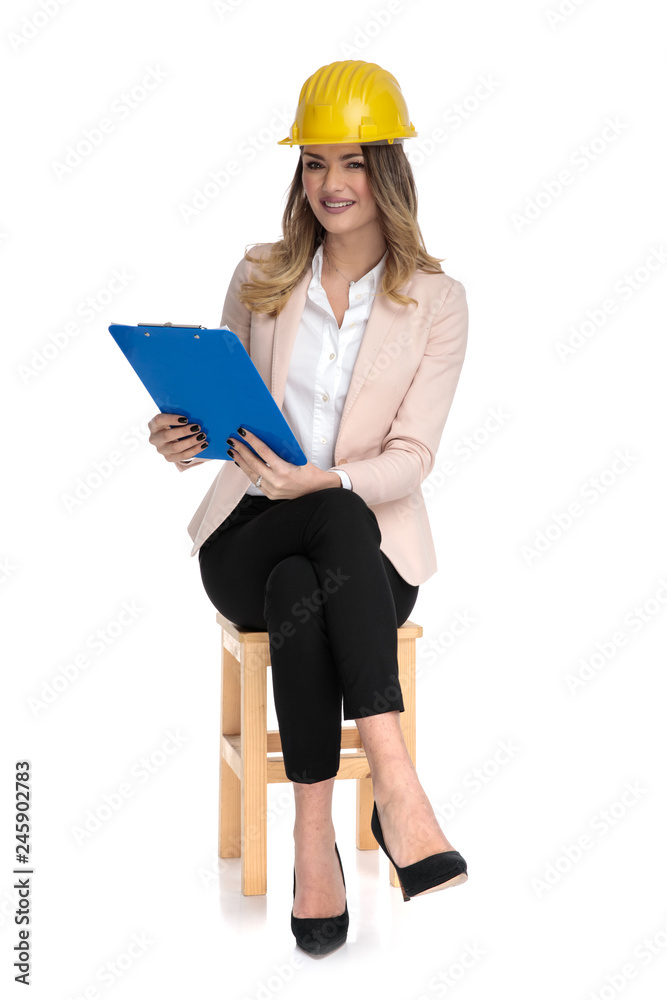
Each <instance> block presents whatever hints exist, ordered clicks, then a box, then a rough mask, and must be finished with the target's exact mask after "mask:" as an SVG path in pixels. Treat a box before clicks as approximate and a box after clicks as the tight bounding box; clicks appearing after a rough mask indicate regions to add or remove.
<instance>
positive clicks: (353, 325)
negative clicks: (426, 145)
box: [246, 244, 387, 496]
mask: <svg viewBox="0 0 667 1000" xmlns="http://www.w3.org/2000/svg"><path fill="white" fill-rule="evenodd" d="M386 257H387V254H386V253H385V255H384V256H383V258H382V260H381V261H380V263H379V264H377V265H376V266H375V267H374V268H373V270H372V271H369V272H368V274H365V275H364V277H363V278H360V279H359V281H355V282H354V284H353V285H351V286H350V293H349V303H348V308H347V310H346V312H345V316H344V317H343V322H342V324H341V326H340V328H339V327H338V323H337V322H336V317H335V316H334V314H333V309H332V308H331V305H330V303H329V299H328V297H327V293H326V291H325V290H324V288H323V287H322V260H323V249H322V244H320V246H319V247H318V248H317V250H316V251H315V254H314V255H313V262H312V267H313V276H312V279H311V281H310V285H309V286H308V294H307V297H306V303H305V306H304V309H303V314H302V316H301V323H300V324H299V329H298V331H297V335H296V340H295V342H294V349H293V351H292V356H291V358H290V366H289V371H288V374H287V381H286V383H285V396H284V399H283V405H282V414H283V416H284V417H285V419H286V420H287V422H288V424H289V425H290V427H291V428H292V431H293V433H294V436H295V437H296V439H297V441H298V442H299V444H300V445H301V448H302V449H303V452H304V454H305V456H306V458H307V459H308V461H309V462H312V463H313V465H316V466H317V467H318V469H323V470H325V471H328V470H329V469H330V468H331V466H332V465H333V464H334V460H333V459H334V445H335V443H336V437H337V435H338V428H339V425H340V418H341V416H342V414H343V407H344V405H345V399H346V397H347V393H348V390H349V388H350V381H351V379H352V369H353V368H354V363H355V361H356V359H357V354H358V353H359V348H360V346H361V341H362V340H363V336H364V331H365V329H366V323H367V322H368V317H369V315H370V311H371V307H372V305H373V298H374V296H375V294H376V293H377V291H378V289H379V288H380V285H381V283H382V274H383V272H384V266H385V260H386ZM336 474H337V475H338V476H340V478H341V481H342V484H343V486H344V487H345V488H346V489H348V490H351V489H352V483H351V482H350V477H349V476H348V475H346V473H344V472H342V471H341V470H340V469H336ZM246 492H247V493H251V494H252V495H253V496H260V495H264V494H262V490H261V489H258V487H256V486H255V485H254V483H249V484H248V489H247V490H246Z"/></svg>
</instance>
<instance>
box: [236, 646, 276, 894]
mask: <svg viewBox="0 0 667 1000" xmlns="http://www.w3.org/2000/svg"><path fill="white" fill-rule="evenodd" d="M269 662H270V654H269V644H268V642H261V643H252V642H245V643H243V645H242V647H241V758H242V760H243V775H242V778H241V890H242V892H243V895H244V896H260V895H263V894H265V893H266V812H267V779H268V774H267V757H266V754H267V749H266V742H267V741H266V671H267V666H268V664H269Z"/></svg>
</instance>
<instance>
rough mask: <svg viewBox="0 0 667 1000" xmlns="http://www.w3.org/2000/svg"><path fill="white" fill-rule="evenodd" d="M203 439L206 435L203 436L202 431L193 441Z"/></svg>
mask: <svg viewBox="0 0 667 1000" xmlns="http://www.w3.org/2000/svg"><path fill="white" fill-rule="evenodd" d="M205 437H206V435H205V434H204V432H203V431H202V433H201V434H198V435H197V437H196V438H195V440H196V441H203V440H204V438H205Z"/></svg>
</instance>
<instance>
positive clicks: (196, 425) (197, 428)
mask: <svg viewBox="0 0 667 1000" xmlns="http://www.w3.org/2000/svg"><path fill="white" fill-rule="evenodd" d="M190 430H191V431H192V432H193V433H194V431H198V430H199V424H193V425H192V427H191V428H190Z"/></svg>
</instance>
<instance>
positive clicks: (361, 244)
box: [324, 231, 387, 281]
mask: <svg viewBox="0 0 667 1000" xmlns="http://www.w3.org/2000/svg"><path fill="white" fill-rule="evenodd" d="M386 249H387V244H386V242H385V239H384V236H383V235H382V233H380V232H379V231H376V232H375V233H372V234H370V233H369V234H368V236H366V237H364V236H362V235H361V234H360V233H355V234H351V235H349V236H348V235H340V234H338V233H325V235H324V250H325V255H324V256H325V260H326V256H327V254H328V255H329V259H330V263H331V265H334V264H335V265H336V267H337V268H339V269H340V271H341V272H342V274H343V275H344V276H345V277H346V278H348V279H349V280H350V281H358V280H359V278H363V276H364V275H365V274H368V272H369V271H370V270H371V269H372V268H374V267H375V266H376V265H377V264H379V263H380V261H381V260H382V257H383V256H384V253H385V251H386ZM332 269H333V268H332Z"/></svg>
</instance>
